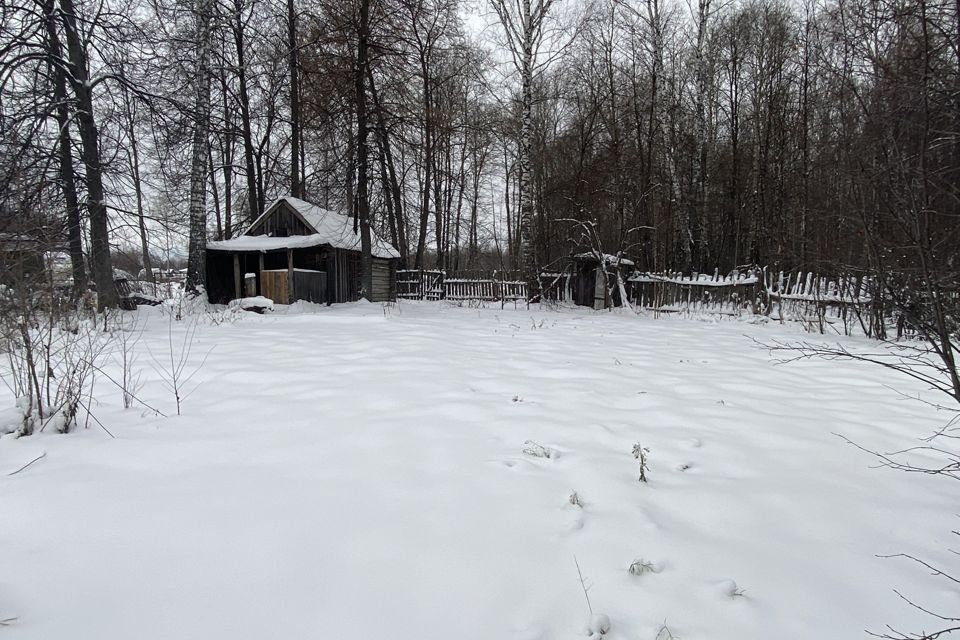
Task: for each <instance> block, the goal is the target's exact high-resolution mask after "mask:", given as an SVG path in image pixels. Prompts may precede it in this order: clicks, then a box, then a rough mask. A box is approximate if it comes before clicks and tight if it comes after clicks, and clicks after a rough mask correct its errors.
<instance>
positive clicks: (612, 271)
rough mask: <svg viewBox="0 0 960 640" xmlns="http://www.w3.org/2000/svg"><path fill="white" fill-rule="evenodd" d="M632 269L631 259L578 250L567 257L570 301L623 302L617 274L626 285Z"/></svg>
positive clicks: (604, 306) (603, 305)
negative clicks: (579, 252) (569, 257)
mask: <svg viewBox="0 0 960 640" xmlns="http://www.w3.org/2000/svg"><path fill="white" fill-rule="evenodd" d="M633 269H634V263H633V261H632V260H630V259H628V258H626V257H624V256H622V255H617V256H614V255H610V254H600V253H592V252H591V253H581V254H578V255H575V256H572V257H571V260H570V294H571V295H570V298H571V299H572V300H573V302H574V304H577V305H580V306H584V307H593V308H594V309H608V308H610V307H619V306H621V305H622V304H623V301H622V300H621V295H620V286H619V283H618V282H617V280H618V278H619V279H620V280H621V281H622V283H623V284H624V287H625V288H626V287H628V286H629V285H628V278H629V276H630V274H631V272H632V271H633Z"/></svg>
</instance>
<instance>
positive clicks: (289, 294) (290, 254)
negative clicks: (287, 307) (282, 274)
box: [287, 249, 293, 304]
mask: <svg viewBox="0 0 960 640" xmlns="http://www.w3.org/2000/svg"><path fill="white" fill-rule="evenodd" d="M292 303H293V249H287V304H292Z"/></svg>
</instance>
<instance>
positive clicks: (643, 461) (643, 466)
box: [633, 442, 650, 482]
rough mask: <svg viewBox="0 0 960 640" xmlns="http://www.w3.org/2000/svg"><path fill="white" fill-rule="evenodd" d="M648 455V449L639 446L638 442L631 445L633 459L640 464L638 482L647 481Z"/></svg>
mask: <svg viewBox="0 0 960 640" xmlns="http://www.w3.org/2000/svg"><path fill="white" fill-rule="evenodd" d="M648 455H650V449H648V448H647V447H644V446H641V445H640V443H639V442H638V443H636V444H635V445H633V457H634V458H636V459H637V462H639V463H640V482H646V481H647V471H649V470H650V468H649V467H648V466H647V456H648Z"/></svg>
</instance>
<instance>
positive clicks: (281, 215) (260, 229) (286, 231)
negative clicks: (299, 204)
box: [246, 202, 313, 237]
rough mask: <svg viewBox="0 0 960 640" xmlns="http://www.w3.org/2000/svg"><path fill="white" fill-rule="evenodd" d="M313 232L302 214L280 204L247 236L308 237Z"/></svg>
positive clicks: (284, 204) (283, 203)
mask: <svg viewBox="0 0 960 640" xmlns="http://www.w3.org/2000/svg"><path fill="white" fill-rule="evenodd" d="M311 233H313V230H312V229H311V228H310V227H309V226H307V224H306V223H305V222H304V220H303V218H301V217H300V214H299V213H297V212H296V211H294V210H293V209H292V208H291V207H290V205H288V204H287V203H286V202H280V203H279V204H277V206H276V207H274V208H273V209H272V210H271V211H268V212H267V215H265V216H264V217H263V220H261V221H260V222H258V223H257V225H256V226H255V227H253V228H251V229H250V231H249V232H247V234H246V235H250V236H264V235H266V236H278V237H286V236H308V235H310V234H311Z"/></svg>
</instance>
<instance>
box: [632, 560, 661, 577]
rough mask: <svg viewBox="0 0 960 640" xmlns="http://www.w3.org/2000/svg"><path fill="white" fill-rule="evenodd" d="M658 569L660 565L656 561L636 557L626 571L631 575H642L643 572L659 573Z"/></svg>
mask: <svg viewBox="0 0 960 640" xmlns="http://www.w3.org/2000/svg"><path fill="white" fill-rule="evenodd" d="M660 569H661V567H660V565H659V564H657V563H656V562H653V561H651V560H644V559H643V558H637V559H636V560H634V561H633V562H632V563H630V568H629V569H628V570H627V571H629V572H630V575H632V576H642V575H643V574H645V573H660Z"/></svg>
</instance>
